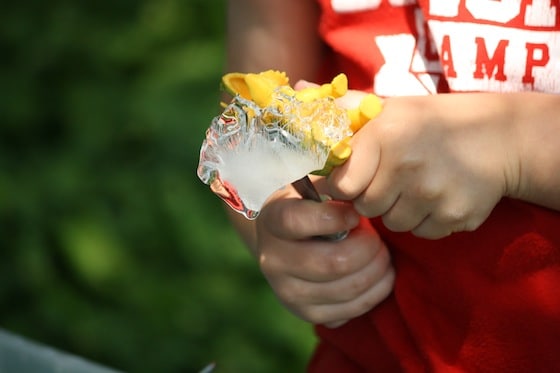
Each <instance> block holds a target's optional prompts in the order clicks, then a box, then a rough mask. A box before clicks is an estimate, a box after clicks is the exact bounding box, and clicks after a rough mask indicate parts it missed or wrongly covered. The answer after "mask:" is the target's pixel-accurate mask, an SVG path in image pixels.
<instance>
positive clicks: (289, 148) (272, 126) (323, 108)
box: [197, 92, 351, 219]
mask: <svg viewBox="0 0 560 373" xmlns="http://www.w3.org/2000/svg"><path fill="white" fill-rule="evenodd" d="M320 100H322V102H312V103H303V102H300V101H297V100H296V99H295V98H294V97H292V96H287V95H284V94H282V93H281V92H276V93H275V94H274V95H273V99H272V102H271V104H270V105H268V106H267V107H266V108H260V107H259V106H257V105H256V104H255V103H253V102H252V101H249V100H246V99H244V98H242V97H240V96H236V97H235V98H234V99H233V101H232V102H231V103H230V104H229V105H228V106H227V107H226V108H225V110H224V111H223V112H222V114H221V115H219V116H217V117H215V118H214V119H213V120H212V123H211V125H210V127H209V128H208V130H207V131H206V139H205V140H204V141H203V143H202V147H201V149H200V161H199V165H198V169H197V174H198V177H199V178H200V179H201V180H202V181H203V182H204V183H205V184H208V185H209V186H210V188H211V190H212V191H213V192H214V193H215V194H217V195H218V196H219V197H220V198H222V199H223V200H224V201H225V202H226V203H227V204H228V205H229V206H230V207H232V208H233V209H234V210H236V211H237V212H240V213H242V214H243V215H244V216H245V217H246V218H248V219H254V218H256V217H257V215H258V213H259V211H260V210H261V208H262V206H263V204H264V203H265V201H266V200H267V199H268V197H270V195H271V194H272V193H274V192H275V191H276V190H278V189H281V188H282V187H284V186H286V185H288V184H290V183H292V182H294V181H296V180H298V179H301V178H302V177H304V176H306V175H308V174H309V173H311V172H312V171H316V170H320V169H322V168H323V167H324V166H325V162H326V161H327V158H328V154H329V151H330V146H329V145H330V144H331V143H333V142H336V141H339V140H341V139H342V138H344V137H346V136H349V135H351V131H350V129H349V119H348V118H347V116H346V114H345V112H344V111H342V110H341V109H340V110H339V109H335V110H333V108H335V107H336V105H335V104H334V102H333V100H332V99H331V98H324V99H320ZM327 106H328V107H327ZM327 109H328V110H327ZM318 128H320V133H318Z"/></svg>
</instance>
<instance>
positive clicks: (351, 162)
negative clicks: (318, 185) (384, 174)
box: [328, 123, 382, 201]
mask: <svg viewBox="0 0 560 373" xmlns="http://www.w3.org/2000/svg"><path fill="white" fill-rule="evenodd" d="M372 124H373V123H372ZM371 127H372V126H369V125H366V126H365V127H364V128H362V129H361V130H360V131H359V132H358V133H357V134H356V135H354V136H353V138H352V140H351V142H350V145H351V147H352V155H351V156H350V158H349V159H348V160H347V161H346V162H344V164H342V165H341V166H339V167H336V168H335V169H334V170H333V172H332V173H331V174H330V175H329V177H328V185H329V193H330V195H331V196H332V197H333V198H334V199H337V200H342V201H350V200H353V199H355V198H357V197H358V196H359V195H360V194H362V192H363V191H364V190H366V189H367V188H368V186H369V185H370V184H371V182H372V181H373V178H374V177H375V175H376V173H377V171H378V170H377V167H378V164H379V162H380V159H381V156H382V154H381V148H379V146H378V144H376V143H373V142H371V141H369V139H370V138H371V137H372V136H373V135H372V134H370V132H371Z"/></svg>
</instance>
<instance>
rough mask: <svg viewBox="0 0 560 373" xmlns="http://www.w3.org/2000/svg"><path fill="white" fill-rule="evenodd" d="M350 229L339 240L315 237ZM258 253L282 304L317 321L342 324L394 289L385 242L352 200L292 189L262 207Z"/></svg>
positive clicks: (283, 191) (304, 317)
mask: <svg viewBox="0 0 560 373" xmlns="http://www.w3.org/2000/svg"><path fill="white" fill-rule="evenodd" d="M291 197H293V198H291ZM350 229H353V230H352V232H351V233H350V235H349V236H348V237H347V238H346V239H344V240H341V241H337V242H329V241H325V240H321V239H317V238H313V237H314V236H320V235H326V234H332V233H336V232H340V231H344V230H350ZM257 255H258V257H259V260H260V267H261V270H262V272H263V274H264V276H265V277H266V279H267V280H268V282H269V283H270V285H271V287H272V289H273V290H274V292H275V293H276V295H277V296H278V298H279V299H280V300H281V302H282V303H283V304H284V305H285V306H286V307H287V308H288V309H290V310H291V311H292V312H293V313H294V314H296V315H297V316H299V317H300V318H302V319H304V320H306V321H309V322H312V323H316V324H325V325H327V326H329V327H337V326H340V325H342V324H344V323H345V322H346V321H348V320H349V319H352V318H355V317H357V316H360V315H362V314H364V313H365V312H367V311H369V310H370V309H372V308H373V307H375V306H376V305H377V304H379V303H380V302H381V301H383V299H385V298H386V297H387V296H388V295H389V293H390V292H391V290H392V287H393V281H394V272H393V268H392V266H391V261H390V257H389V253H388V250H387V248H386V246H385V245H384V243H383V242H381V240H380V239H379V237H378V235H377V233H376V232H375V231H374V230H373V228H371V226H370V225H369V224H368V222H367V221H366V220H365V219H364V220H362V221H360V217H359V215H358V214H357V213H356V212H355V211H354V209H353V207H352V205H351V204H348V203H346V204H343V203H335V202H324V203H317V202H314V201H309V200H301V199H300V198H298V197H297V195H296V194H295V192H294V191H293V190H291V188H286V189H285V190H282V191H279V192H277V193H276V194H275V195H274V196H273V198H272V199H271V200H270V201H269V202H268V203H267V204H266V206H265V207H264V208H263V209H262V211H261V214H260V215H259V218H258V219H257Z"/></svg>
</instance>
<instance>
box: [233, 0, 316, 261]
mask: <svg viewBox="0 0 560 373" xmlns="http://www.w3.org/2000/svg"><path fill="white" fill-rule="evenodd" d="M318 16H319V9H318V5H317V4H316V3H315V2H314V1H308V0H230V1H229V2H228V15H227V17H228V19H227V21H228V28H227V64H226V70H227V71H228V72H235V71H237V72H244V73H248V72H260V71H265V70H268V69H275V70H281V71H285V72H286V73H287V75H288V76H289V77H290V80H291V83H292V84H293V83H295V82H296V81H298V80H299V79H303V78H305V79H314V78H315V77H316V74H317V71H318V69H319V66H320V61H321V58H322V48H323V46H322V43H321V41H320V39H319V36H318V34H317V20H318ZM228 211H230V210H229V209H228ZM229 213H230V216H231V220H232V223H233V224H234V226H235V227H236V228H237V230H238V231H239V233H240V234H241V236H242V237H243V239H244V241H245V242H246V243H247V245H248V246H249V248H250V249H251V251H252V252H253V254H255V255H256V253H255V245H256V237H255V226H254V222H249V221H247V220H246V219H245V218H244V217H242V216H240V215H239V214H237V213H235V212H233V211H230V212H229Z"/></svg>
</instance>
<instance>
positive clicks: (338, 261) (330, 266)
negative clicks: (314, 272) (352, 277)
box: [322, 251, 351, 276]
mask: <svg viewBox="0 0 560 373" xmlns="http://www.w3.org/2000/svg"><path fill="white" fill-rule="evenodd" d="M350 270H351V265H350V260H349V258H348V256H347V255H346V254H345V253H344V252H340V253H339V252H336V251H333V252H331V253H329V255H326V256H325V258H324V263H323V266H322V271H323V274H325V275H328V274H333V275H337V276H343V275H346V274H348V273H349V272H350Z"/></svg>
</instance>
